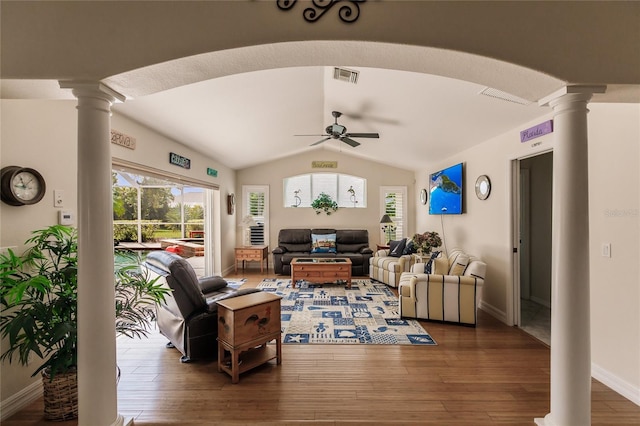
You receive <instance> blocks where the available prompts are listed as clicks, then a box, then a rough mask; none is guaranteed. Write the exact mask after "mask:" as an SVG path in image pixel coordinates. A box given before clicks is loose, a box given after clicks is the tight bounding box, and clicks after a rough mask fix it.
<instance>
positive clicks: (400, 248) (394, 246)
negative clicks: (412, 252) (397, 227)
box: [389, 238, 407, 257]
mask: <svg viewBox="0 0 640 426" xmlns="http://www.w3.org/2000/svg"><path fill="white" fill-rule="evenodd" d="M406 244H407V239H406V238H403V239H401V240H398V241H389V256H391V257H400V256H402V254H403V253H404V247H405V246H406Z"/></svg>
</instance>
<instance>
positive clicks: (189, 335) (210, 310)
mask: <svg viewBox="0 0 640 426" xmlns="http://www.w3.org/2000/svg"><path fill="white" fill-rule="evenodd" d="M142 267H143V268H146V269H147V270H148V271H149V274H150V276H152V277H155V276H160V277H162V278H161V279H164V280H165V281H166V285H168V286H169V288H171V290H172V292H171V294H170V295H168V296H167V297H166V299H165V303H163V304H161V305H159V306H158V308H157V321H158V328H159V330H160V333H161V334H163V335H164V336H165V337H166V338H167V339H169V343H168V344H167V347H170V348H172V347H175V348H176V349H178V350H179V351H180V352H182V357H181V358H180V361H181V362H190V361H192V360H197V359H206V358H216V357H217V355H218V343H217V340H216V339H217V337H218V305H217V304H216V302H217V301H218V300H222V299H227V298H229V297H236V296H240V295H243V294H249V293H255V292H258V291H260V290H258V289H255V288H250V289H241V290H238V289H234V288H232V287H228V285H227V282H226V281H225V280H224V279H223V278H222V277H219V276H211V277H203V278H200V279H198V277H197V276H196V273H195V272H194V270H193V268H192V267H191V265H190V264H189V262H187V261H186V260H185V259H183V258H182V257H180V256H178V255H177V254H174V253H169V252H166V251H152V252H151V253H149V254H148V255H147V258H146V259H145V262H144V263H143V264H142Z"/></svg>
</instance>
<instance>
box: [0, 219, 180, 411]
mask: <svg viewBox="0 0 640 426" xmlns="http://www.w3.org/2000/svg"><path fill="white" fill-rule="evenodd" d="M25 244H26V245H28V246H29V248H28V249H27V250H26V251H25V253H24V254H23V255H21V256H18V255H16V254H15V253H14V252H13V251H11V250H9V251H8V253H7V254H2V255H0V276H1V277H2V285H1V286H0V304H1V318H0V334H1V335H2V337H3V338H6V339H7V347H6V349H5V351H4V352H3V353H2V355H0V359H1V360H2V361H4V360H8V361H9V362H12V361H13V360H14V358H17V360H18V361H19V363H20V364H22V365H23V366H26V365H28V364H29V363H30V362H31V360H30V357H31V355H37V356H38V357H39V358H41V359H43V360H44V362H43V363H42V364H41V365H40V366H38V368H36V370H35V371H34V372H33V374H32V377H33V376H35V375H36V374H38V373H39V372H40V373H41V374H42V381H43V386H44V403H45V408H44V414H45V418H46V419H47V420H56V421H62V420H70V419H73V418H76V417H77V416H78V398H77V371H76V369H77V359H78V358H77V345H78V334H77V332H78V319H77V300H78V299H77V294H78V293H77V284H78V281H77V279H78V269H77V264H78V252H77V251H78V250H77V248H78V245H77V232H76V230H75V228H71V227H66V226H62V225H53V226H50V227H48V228H45V229H41V230H38V231H34V232H33V236H32V237H31V238H30V239H28V240H27V241H26V243H25ZM138 260H139V259H138V257H137V256H135V255H132V256H131V257H130V260H126V261H125V262H122V263H120V264H118V265H116V274H115V279H114V281H115V289H116V303H115V305H116V332H117V334H119V335H126V336H129V337H134V336H137V337H142V336H144V335H146V334H147V332H148V330H149V329H150V325H151V322H152V321H153V320H154V318H155V317H154V315H155V310H154V306H155V303H159V302H162V301H164V298H165V295H166V294H167V291H168V290H167V289H165V288H163V287H162V286H161V285H160V284H156V279H150V278H149V277H148V276H147V275H146V274H144V273H142V272H140V271H139V270H138V269H137V266H138ZM114 374H116V372H115V371H114Z"/></svg>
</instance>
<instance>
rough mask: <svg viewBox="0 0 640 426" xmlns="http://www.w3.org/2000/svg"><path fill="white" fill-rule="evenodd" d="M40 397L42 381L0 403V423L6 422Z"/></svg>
mask: <svg viewBox="0 0 640 426" xmlns="http://www.w3.org/2000/svg"><path fill="white" fill-rule="evenodd" d="M41 396H42V380H38V381H35V382H33V383H32V384H30V385H29V386H27V387H26V388H24V389H22V390H21V391H19V392H17V393H15V394H13V395H11V396H10V397H9V398H7V399H6V400H4V401H1V402H0V413H2V414H1V415H0V421H2V420H6V419H8V418H9V417H11V416H12V415H14V414H15V413H17V412H18V411H20V410H22V409H23V408H26V407H27V406H28V405H29V404H31V403H32V402H33V401H35V400H36V399H38V398H40V397H41Z"/></svg>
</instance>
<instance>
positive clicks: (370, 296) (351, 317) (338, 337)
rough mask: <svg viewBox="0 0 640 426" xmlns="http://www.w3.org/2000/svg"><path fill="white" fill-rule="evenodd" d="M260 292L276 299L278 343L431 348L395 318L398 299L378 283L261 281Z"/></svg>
mask: <svg viewBox="0 0 640 426" xmlns="http://www.w3.org/2000/svg"><path fill="white" fill-rule="evenodd" d="M258 288H259V289H261V290H262V291H268V292H271V293H274V294H277V295H280V296H282V301H281V319H282V343H297V344H304V343H319V344H374V345H435V344H436V342H435V341H434V340H433V339H432V338H431V336H430V335H429V333H427V332H426V331H425V330H424V328H422V326H421V325H420V324H419V323H418V321H416V320H412V319H405V318H400V315H399V313H398V296H395V295H394V294H393V292H392V291H391V290H390V289H389V288H388V287H387V286H386V285H385V284H382V283H376V282H372V281H370V280H353V281H352V284H351V289H347V288H345V285H344V284H324V285H317V284H310V283H307V282H302V283H298V284H297V285H296V288H292V287H291V280H287V279H275V278H271V279H266V280H263V281H262V282H261V283H260V284H258Z"/></svg>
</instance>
